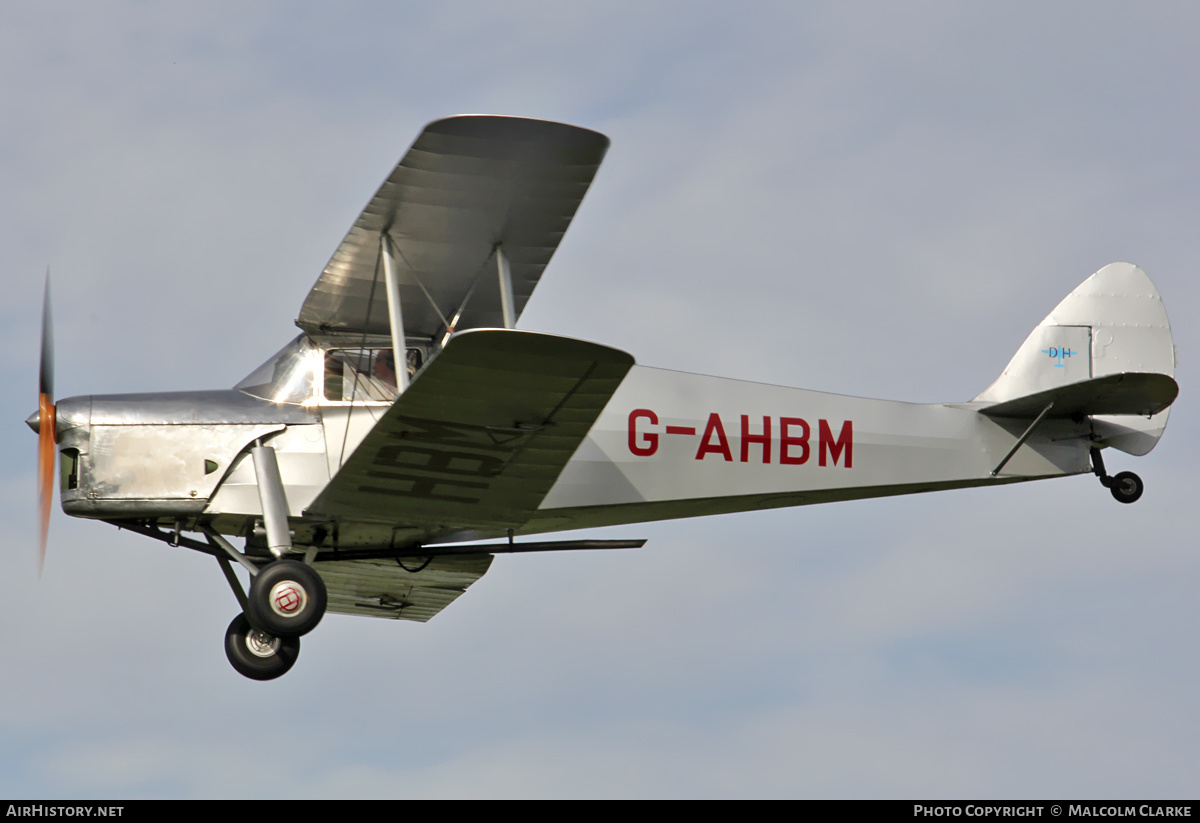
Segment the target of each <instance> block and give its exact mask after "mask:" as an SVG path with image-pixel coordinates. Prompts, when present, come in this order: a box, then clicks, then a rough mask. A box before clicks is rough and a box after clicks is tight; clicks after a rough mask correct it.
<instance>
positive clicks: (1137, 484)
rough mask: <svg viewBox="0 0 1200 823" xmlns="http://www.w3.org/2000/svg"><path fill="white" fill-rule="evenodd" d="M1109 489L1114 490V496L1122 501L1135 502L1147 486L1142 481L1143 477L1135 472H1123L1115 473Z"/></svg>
mask: <svg viewBox="0 0 1200 823" xmlns="http://www.w3.org/2000/svg"><path fill="white" fill-rule="evenodd" d="M1108 490H1109V491H1110V492H1112V496H1113V498H1115V499H1116V500H1117V501H1118V502H1120V503H1133V502H1136V501H1137V499H1138V498H1139V497H1141V496H1142V492H1143V491H1145V490H1146V486H1145V484H1144V483H1142V478H1140V477H1138V476H1137V475H1136V474H1134V473H1133V472H1121V473H1120V474H1115V475H1113V478H1112V483H1111V484H1110V485H1109V487H1108Z"/></svg>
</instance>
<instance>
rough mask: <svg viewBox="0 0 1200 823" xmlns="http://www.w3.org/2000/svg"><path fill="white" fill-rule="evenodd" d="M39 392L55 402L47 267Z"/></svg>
mask: <svg viewBox="0 0 1200 823" xmlns="http://www.w3.org/2000/svg"><path fill="white" fill-rule="evenodd" d="M38 394H45V395H48V396H49V397H50V402H52V403H53V402H54V327H53V323H52V322H51V319H50V269H46V293H45V295H44V296H43V297H42V360H41V364H40V366H39V369H38Z"/></svg>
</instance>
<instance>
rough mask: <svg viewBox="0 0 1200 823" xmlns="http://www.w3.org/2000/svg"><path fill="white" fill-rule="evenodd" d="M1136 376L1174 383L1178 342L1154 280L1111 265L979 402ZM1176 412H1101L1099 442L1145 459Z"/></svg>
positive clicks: (1073, 296)
mask: <svg viewBox="0 0 1200 823" xmlns="http://www.w3.org/2000/svg"><path fill="white" fill-rule="evenodd" d="M1129 373H1141V374H1158V375H1165V376H1167V377H1170V378H1174V376H1175V344H1174V340H1173V338H1172V337H1171V324H1170V322H1169V321H1168V320H1167V311H1166V308H1164V306H1163V301H1162V298H1161V297H1160V296H1159V294H1158V289H1156V288H1155V287H1154V284H1153V283H1152V282H1150V278H1149V277H1147V276H1146V273H1145V272H1144V271H1142V270H1141V269H1139V268H1138V267H1137V266H1134V265H1132V264H1130V263H1111V264H1109V265H1107V266H1105V267H1104V268H1102V269H1100V271H1098V272H1096V273H1095V274H1093V275H1092V276H1091V277H1089V278H1088V279H1087V280H1084V281H1083V282H1082V283H1081V284H1080V285H1079V286H1078V288H1076V289H1075V291H1073V292H1071V293H1070V294H1068V295H1067V296H1066V297H1065V298H1064V299H1063V301H1062V302H1061V303H1059V304H1058V305H1057V306H1056V307H1055V308H1054V311H1052V312H1050V314H1048V315H1047V316H1046V319H1045V320H1043V321H1042V322H1041V323H1040V324H1039V325H1038V327H1037V328H1036V329H1034V330H1033V332H1032V333H1031V334H1030V335H1029V337H1028V338H1026V340H1025V342H1024V343H1023V344H1022V345H1021V348H1019V349H1017V353H1016V354H1015V355H1014V356H1013V359H1012V360H1011V361H1010V362H1009V364H1008V366H1007V367H1006V368H1005V369H1004V371H1003V373H1001V375H1000V377H999V378H997V379H996V382H995V383H993V384H992V385H991V386H989V387H988V388H987V389H986V390H985V391H984V392H983V393H982V394H980V395H979V396H978V397H976V398H975V400H976V401H978V402H987V403H994V404H1000V403H1008V402H1009V401H1013V400H1016V399H1018V398H1023V397H1026V396H1029V395H1034V394H1039V393H1043V392H1048V391H1050V390H1053V389H1059V388H1061V387H1063V386H1068V385H1072V384H1076V383H1080V382H1083V381H1089V380H1092V379H1093V378H1100V377H1105V376H1108V375H1119V374H1129ZM1172 382H1173V381H1172ZM1172 399H1173V396H1172ZM1097 411H1099V409H1097ZM1169 413H1170V409H1164V410H1163V411H1161V412H1158V413H1157V414H1154V415H1152V416H1150V417H1148V418H1147V417H1139V416H1134V415H1128V414H1119V415H1118V414H1095V415H1093V416H1092V428H1093V432H1094V434H1095V436H1096V438H1097V440H1096V445H1097V446H1112V447H1113V448H1116V449H1120V450H1121V451H1123V452H1128V453H1129V454H1146V453H1147V452H1149V451H1150V450H1151V449H1153V448H1154V445H1155V444H1156V443H1157V442H1158V439H1159V438H1160V437H1161V436H1162V433H1163V432H1164V431H1165V430H1166V427H1167V416H1168V414H1169Z"/></svg>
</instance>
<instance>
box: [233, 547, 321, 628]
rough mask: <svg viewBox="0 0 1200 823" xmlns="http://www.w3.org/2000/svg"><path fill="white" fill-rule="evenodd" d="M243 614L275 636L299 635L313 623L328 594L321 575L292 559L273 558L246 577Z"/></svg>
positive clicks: (314, 626) (316, 620) (313, 624)
mask: <svg viewBox="0 0 1200 823" xmlns="http://www.w3.org/2000/svg"><path fill="white" fill-rule="evenodd" d="M246 600H247V602H246V614H247V616H248V617H249V618H250V620H251V622H253V623H254V625H256V626H258V627H260V628H261V629H262V630H263V631H264V632H267V633H268V634H272V635H274V636H276V637H300V636H301V635H304V634H308V633H309V632H310V631H312V630H313V629H315V628H316V627H317V624H318V623H320V622H321V618H322V617H324V615H325V605H326V603H327V602H328V596H327V595H326V592H325V581H324V580H322V579H321V575H319V574H317V573H316V571H314V570H313V568H312V566H306V565H304V564H303V563H298V562H296V561H295V560H276V561H275V562H273V563H270V564H268V565H267V566H265V567H263V569H262V570H261V571H259V573H258V574H256V575H255V576H254V579H253V580H251V581H250V591H249V593H248V594H247V596H246Z"/></svg>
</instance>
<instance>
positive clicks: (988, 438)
mask: <svg viewBox="0 0 1200 823" xmlns="http://www.w3.org/2000/svg"><path fill="white" fill-rule="evenodd" d="M314 351H317V352H318V353H317V354H314V355H313V357H312V359H313V361H314V362H318V363H319V362H321V361H320V354H319V350H317V349H314ZM306 379H309V378H306ZM311 379H312V380H313V381H315V383H316V384H317V385H316V386H315V388H313V389H311V390H306V391H305V392H301V393H300V395H298V396H301V397H304V398H307V399H308V400H309V402H306V403H304V402H302V403H296V402H272V401H270V400H266V399H263V398H261V397H255V396H252V395H250V394H247V393H245V392H244V391H238V390H226V391H211V392H186V393H170V394H136V395H97V396H89V397H74V398H68V399H66V400H62V401H59V405H58V408H59V412H58V431H59V447H60V452H61V454H62V469H63V470H62V492H61V493H62V504H63V509H64V511H66V512H67V513H68V514H72V515H76V516H83V517H92V518H101V519H106V520H128V519H146V520H155V521H157V522H159V523H160V524H165V525H170V524H171V523H172V522H175V521H178V520H185V521H188V522H191V523H194V522H196V520H197V519H203V520H205V521H206V522H208V523H210V525H212V526H213V527H214V528H216V529H217V530H218V531H221V532H224V533H227V534H247V535H249V534H251V533H252V532H253V530H254V528H255V524H256V523H257V522H258V520H259V518H260V517H261V515H262V511H261V508H260V503H259V497H258V489H257V480H256V478H255V474H254V466H253V462H252V461H251V460H250V459H249V457H248V449H249V447H250V446H252V445H253V444H254V443H255V442H256V441H259V440H263V441H264V442H269V443H270V444H271V445H272V446H273V447H274V449H275V451H276V453H277V455H278V459H279V466H280V472H281V476H282V479H283V484H284V489H285V492H286V496H287V504H288V511H289V518H290V519H291V520H292V521H293V522H292V525H293V526H294V527H295V528H296V539H297V542H304V540H305V539H317V538H320V537H321V536H322V535H327V534H329V533H330V531H331V528H332V526H333V524H328V523H324V522H322V521H321V520H320V518H313V517H309V516H307V515H306V514H305V510H306V507H307V506H308V504H309V503H310V502H311V501H312V500H313V499H314V498H315V497H316V495H318V494H319V493H320V492H321V490H322V488H324V486H325V485H326V484H327V483H328V482H329V480H330V478H331V477H332V476H334V475H335V474H336V473H337V471H338V468H339V466H340V465H341V464H342V463H343V462H344V461H345V459H347V458H348V457H349V455H350V454H352V453H353V451H354V448H355V447H356V446H357V445H358V442H359V441H360V440H361V439H362V438H363V437H364V436H365V434H366V433H367V432H368V431H370V429H371V427H372V426H373V425H374V424H375V421H376V420H378V419H379V417H380V416H381V414H382V413H383V411H384V410H386V408H387V407H388V403H387V402H386V401H377V400H369V399H368V400H363V401H359V402H357V403H353V402H345V401H340V400H339V401H329V400H328V399H327V398H326V394H325V392H323V391H322V387H321V385H320V382H321V374H320V373H319V370H314V372H313V374H312V375H311ZM416 379H418V380H419V379H420V378H419V375H418V376H417V378H416ZM1026 425H1027V422H1026V421H1020V420H1004V419H995V418H992V417H988V416H986V415H982V414H980V413H978V411H976V408H975V407H973V406H972V405H971V404H957V405H955V404H928V405H926V404H914V403H902V402H895V401H887V400H872V399H866V398H859V397H848V396H842V395H835V394H827V393H822V392H815V391H808V390H804V389H795V388H787V387H782V386H772V385H765V384H760V383H750V382H745V381H739V380H730V379H725V378H718V377H709V376H705V375H697V374H688V373H684V372H676V371H667V370H663V369H654V368H648V367H642V366H634V367H633V368H632V369H631V370H630V371H629V373H628V374H627V376H626V377H625V379H624V381H623V382H622V383H621V385H620V387H619V388H618V390H617V391H616V393H615V394H614V395H613V396H612V398H611V399H610V400H609V402H608V403H607V405H606V406H605V408H604V411H603V412H602V413H601V414H600V416H599V418H598V419H597V420H596V422H595V424H594V425H593V426H592V428H591V430H590V432H589V434H588V436H587V437H586V439H585V440H584V441H583V443H582V444H581V445H580V446H579V448H578V449H577V450H576V452H575V454H574V455H573V457H572V458H571V460H570V461H569V462H568V463H567V464H566V466H565V468H564V469H563V470H562V472H561V474H560V475H559V477H558V479H557V481H556V482H555V483H554V485H553V486H552V488H551V489H550V491H549V493H548V494H547V495H546V496H545V498H544V499H543V500H542V502H541V504H540V506H539V507H538V510H537V512H536V514H535V515H534V516H533V517H531V518H530V519H529V520H528V522H526V523H525V524H524V525H523V526H522V527H521V528H520V529H518V530H517V531H518V532H519V533H523V534H534V533H538V532H546V531H560V530H564V529H573V528H583V527H591V526H602V525H616V524H620V523H633V522H643V521H648V520H658V519H665V518H673V517H687V516H695V515H703V514H714V513H720V512H731V511H744V510H750V509H758V508H773V507H778V506H795V505H805V504H811V503H821V502H828V501H834V500H849V499H855V498H865V497H878V496H885V495H894V494H907V493H912V492H920V491H934V490H942V489H951V488H962V487H968V486H978V485H988V484H996V483H1006V482H1016V481H1020V480H1030V479H1036V478H1044V477H1053V476H1061V475H1069V474H1078V473H1083V472H1087V471H1090V469H1091V467H1090V464H1089V458H1088V454H1089V441H1088V431H1089V430H1088V426H1087V424H1086V422H1079V423H1076V422H1073V421H1071V420H1066V419H1060V420H1052V421H1047V422H1046V423H1045V424H1044V425H1042V426H1040V427H1039V428H1038V431H1037V432H1036V434H1035V435H1034V436H1032V437H1030V438H1029V439H1028V440H1027V441H1026V442H1025V443H1024V444H1023V445H1022V447H1021V448H1020V449H1019V450H1018V451H1017V452H1016V453H1015V454H1014V455H1013V456H1012V458H1011V459H1010V460H1009V461H1008V462H1007V463H1005V464H1004V466H1003V470H1002V471H1000V472H998V473H995V474H994V473H993V472H995V469H996V468H997V466H998V465H999V464H1000V463H1001V462H1002V460H1003V458H1004V457H1005V455H1006V454H1007V453H1008V452H1009V451H1010V450H1011V449H1012V447H1013V445H1014V444H1015V443H1016V442H1017V439H1018V438H1019V437H1020V436H1021V434H1022V432H1023V430H1024V428H1025V427H1026ZM464 465H466V466H471V465H479V466H480V470H481V471H482V470H484V466H483V464H480V463H478V462H476V463H474V464H472V463H471V462H470V461H467V462H465V463H464ZM336 525H337V532H338V534H339V535H340V538H341V540H342V541H343V543H344V544H345V545H357V546H372V545H378V544H381V543H384V542H391V541H394V540H395V539H396V535H397V531H396V526H397V524H395V523H390V524H378V523H370V522H363V523H339V524H336ZM401 534H404V535H405V536H404V539H411V540H420V541H424V542H438V541H443V540H446V539H455V538H456V537H459V538H461V537H462V536H461V535H459V536H456V535H455V534H453V533H452V532H451V533H442V534H438V535H430V534H422V533H421V532H420V531H416V532H413V533H411V534H405V533H403V532H401ZM314 535H315V536H316V537H315V538H314ZM470 536H472V537H490V536H499V535H485V534H478V533H473V534H472V535H470Z"/></svg>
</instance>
